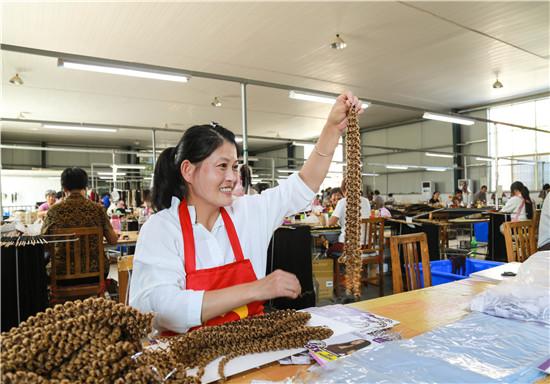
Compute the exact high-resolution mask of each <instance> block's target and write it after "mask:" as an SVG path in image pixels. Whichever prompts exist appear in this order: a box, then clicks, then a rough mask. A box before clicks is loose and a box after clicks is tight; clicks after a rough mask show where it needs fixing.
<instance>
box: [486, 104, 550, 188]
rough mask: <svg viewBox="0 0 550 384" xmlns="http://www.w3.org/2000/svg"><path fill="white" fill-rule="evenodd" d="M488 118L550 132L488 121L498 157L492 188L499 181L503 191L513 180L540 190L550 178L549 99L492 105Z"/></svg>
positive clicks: (491, 148) (492, 146)
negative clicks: (544, 131)
mask: <svg viewBox="0 0 550 384" xmlns="http://www.w3.org/2000/svg"><path fill="white" fill-rule="evenodd" d="M488 116H489V119H491V120H494V121H502V122H507V123H512V124H518V125H524V126H528V127H536V128H539V129H544V130H548V131H549V133H543V132H536V131H531V130H527V129H521V128H515V127H510V126H508V125H502V124H489V128H488V129H489V132H488V137H489V155H490V156H491V157H498V158H499V160H498V167H495V166H493V167H491V189H492V190H495V189H496V186H497V180H498V184H499V185H502V187H503V189H504V190H508V189H509V188H510V184H511V183H512V182H513V181H516V180H519V181H521V182H523V183H524V184H525V185H526V186H527V188H529V189H530V190H539V189H540V188H541V187H542V184H544V183H547V182H548V180H549V179H550V163H548V160H549V158H550V98H548V97H547V98H544V99H539V100H532V101H526V102H520V103H515V104H509V105H501V106H498V107H494V108H490V109H489V111H488Z"/></svg>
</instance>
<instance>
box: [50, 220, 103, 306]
mask: <svg viewBox="0 0 550 384" xmlns="http://www.w3.org/2000/svg"><path fill="white" fill-rule="evenodd" d="M52 233H53V234H57V235H66V236H61V238H65V239H66V240H68V241H67V242H65V243H59V244H52V245H57V249H59V248H61V249H64V252H65V260H64V263H65V273H64V274H58V273H57V269H58V265H57V262H58V261H57V260H56V259H57V257H56V251H55V248H54V249H52V268H51V299H50V302H51V303H52V304H55V303H63V302H65V301H67V300H73V299H77V298H86V297H90V296H97V295H98V294H99V293H100V291H101V289H102V288H103V287H104V286H105V281H104V279H105V278H104V268H105V267H104V252H103V229H102V228H101V227H82V228H62V229H56V230H53V231H52ZM94 238H95V243H96V244H97V245H96V249H95V250H94V251H96V252H94V253H93V254H92V252H93V251H92V249H91V247H90V245H91V243H92V242H93V239H94ZM70 240H73V241H70ZM74 240H76V241H74ZM92 260H96V262H97V266H98V270H97V271H92V268H91V267H92V263H91V262H92ZM73 270H74V272H73ZM61 281H64V282H66V284H62V285H59V282H61ZM69 284H70V285H69Z"/></svg>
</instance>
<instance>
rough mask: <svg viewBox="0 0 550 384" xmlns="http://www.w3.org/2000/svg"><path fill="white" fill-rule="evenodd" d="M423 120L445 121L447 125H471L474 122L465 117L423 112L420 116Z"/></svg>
mask: <svg viewBox="0 0 550 384" xmlns="http://www.w3.org/2000/svg"><path fill="white" fill-rule="evenodd" d="M422 117H423V118H424V119H429V120H439V121H445V122H447V123H456V124H462V125H473V124H474V123H475V120H472V119H467V118H465V117H455V116H450V115H443V114H439V113H431V112H424V115H422Z"/></svg>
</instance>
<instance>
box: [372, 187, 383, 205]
mask: <svg viewBox="0 0 550 384" xmlns="http://www.w3.org/2000/svg"><path fill="white" fill-rule="evenodd" d="M372 202H373V206H374V209H380V208H382V207H383V206H384V198H383V197H382V196H380V191H379V190H378V189H377V190H376V191H374V200H373V201H372Z"/></svg>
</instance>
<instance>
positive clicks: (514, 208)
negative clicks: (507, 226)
mask: <svg viewBox="0 0 550 384" xmlns="http://www.w3.org/2000/svg"><path fill="white" fill-rule="evenodd" d="M522 203H523V198H522V197H519V196H512V197H511V198H510V200H508V201H507V202H506V205H505V206H504V207H502V209H501V210H500V212H505V213H511V214H512V220H514V221H515V220H516V217H517V220H518V221H521V220H527V211H526V210H525V204H523V207H521V210H520V211H519V217H518V215H517V212H518V209H519V207H520V206H521V204H522Z"/></svg>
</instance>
